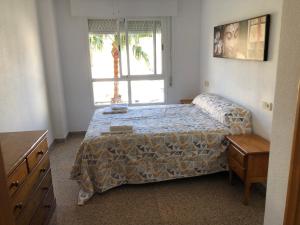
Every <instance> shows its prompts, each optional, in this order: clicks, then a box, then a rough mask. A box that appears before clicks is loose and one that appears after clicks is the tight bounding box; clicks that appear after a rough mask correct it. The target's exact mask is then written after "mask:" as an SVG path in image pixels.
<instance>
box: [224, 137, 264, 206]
mask: <svg viewBox="0 0 300 225" xmlns="http://www.w3.org/2000/svg"><path fill="white" fill-rule="evenodd" d="M226 139H227V140H228V141H229V147H228V149H227V155H228V164H229V172H230V182H231V181H232V172H234V173H235V174H236V175H238V176H239V177H240V178H241V179H242V180H243V181H244V183H245V194H244V195H245V196H244V204H246V205H247V204H248V202H249V198H250V190H251V185H252V184H253V183H265V182H266V181H267V175H268V164H269V148H270V143H269V142H268V141H267V140H265V139H263V138H262V137H259V136H257V135H254V134H245V135H232V136H227V137H226Z"/></svg>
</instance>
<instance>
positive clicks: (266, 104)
mask: <svg viewBox="0 0 300 225" xmlns="http://www.w3.org/2000/svg"><path fill="white" fill-rule="evenodd" d="M262 105H263V109H264V110H267V111H272V110H273V103H272V102H262Z"/></svg>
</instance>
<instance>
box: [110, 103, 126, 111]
mask: <svg viewBox="0 0 300 225" xmlns="http://www.w3.org/2000/svg"><path fill="white" fill-rule="evenodd" d="M110 107H111V109H112V110H124V109H126V110H127V109H128V104H112V105H111V106H110Z"/></svg>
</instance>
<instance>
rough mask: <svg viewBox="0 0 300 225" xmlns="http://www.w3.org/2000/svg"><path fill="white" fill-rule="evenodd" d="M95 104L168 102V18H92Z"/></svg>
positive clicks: (90, 21) (90, 39) (91, 39)
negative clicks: (166, 84)
mask: <svg viewBox="0 0 300 225" xmlns="http://www.w3.org/2000/svg"><path fill="white" fill-rule="evenodd" d="M88 25H89V46H90V60H91V73H92V82H93V95H94V104H95V105H96V106H101V105H108V104H111V103H129V104H156V103H164V102H165V92H166V91H165V83H166V82H165V80H166V79H165V78H166V73H167V72H166V71H167V66H166V63H165V62H166V61H167V60H166V53H165V51H164V44H165V42H166V41H165V40H166V32H165V30H166V26H167V23H166V20H165V19H144V20H130V19H124V20H114V19H110V20H89V22H88Z"/></svg>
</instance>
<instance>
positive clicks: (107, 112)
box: [102, 107, 128, 114]
mask: <svg viewBox="0 0 300 225" xmlns="http://www.w3.org/2000/svg"><path fill="white" fill-rule="evenodd" d="M127 112H128V109H121V110H112V108H111V107H106V108H105V109H104V110H103V112H102V113H103V114H121V113H127Z"/></svg>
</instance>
